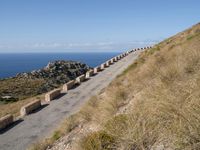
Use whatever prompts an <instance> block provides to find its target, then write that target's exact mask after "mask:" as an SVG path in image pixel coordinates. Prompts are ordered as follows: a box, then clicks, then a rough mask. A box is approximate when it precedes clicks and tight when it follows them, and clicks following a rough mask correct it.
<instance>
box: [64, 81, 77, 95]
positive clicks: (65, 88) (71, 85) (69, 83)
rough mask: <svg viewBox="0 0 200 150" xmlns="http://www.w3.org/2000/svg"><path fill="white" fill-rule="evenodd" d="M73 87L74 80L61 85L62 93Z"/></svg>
mask: <svg viewBox="0 0 200 150" xmlns="http://www.w3.org/2000/svg"><path fill="white" fill-rule="evenodd" d="M74 85H75V80H71V81H69V82H67V83H65V84H64V85H63V91H65V92H67V91H68V90H70V89H72V88H73V87H74Z"/></svg>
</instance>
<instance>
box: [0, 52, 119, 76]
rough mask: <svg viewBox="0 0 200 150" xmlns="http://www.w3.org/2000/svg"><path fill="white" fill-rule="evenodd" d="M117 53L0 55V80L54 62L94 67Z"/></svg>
mask: <svg viewBox="0 0 200 150" xmlns="http://www.w3.org/2000/svg"><path fill="white" fill-rule="evenodd" d="M118 54H119V53H116V52H115V53H114V52H113V53H18V54H0V78H1V79H2V78H7V77H12V76H15V75H16V74H17V73H21V72H30V71H32V70H37V69H41V68H43V67H45V66H46V65H47V64H48V62H50V61H55V60H73V61H79V62H82V63H85V64H87V65H89V66H90V67H95V66H98V65H100V64H101V63H103V62H105V61H106V60H108V59H109V58H112V57H114V56H116V55H118Z"/></svg>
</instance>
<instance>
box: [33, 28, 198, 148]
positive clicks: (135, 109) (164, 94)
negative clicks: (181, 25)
mask: <svg viewBox="0 0 200 150" xmlns="http://www.w3.org/2000/svg"><path fill="white" fill-rule="evenodd" d="M199 89H200V24H197V25H195V26H193V27H192V28H191V29H188V30H186V31H184V32H182V33H179V34H177V35H176V36H174V37H172V38H169V39H167V40H165V41H163V42H161V43H159V44H158V45H156V46H154V47H153V48H152V49H150V50H149V51H146V52H144V53H143V54H142V55H141V56H140V58H139V59H138V60H137V62H135V63H134V64H133V65H131V66H130V67H129V68H128V69H127V70H126V71H124V73H123V74H122V75H120V76H119V77H118V78H117V79H116V80H115V81H114V82H112V84H110V85H109V87H108V88H106V90H105V91H103V92H102V93H101V94H100V95H98V96H97V97H94V98H92V99H91V100H90V101H89V102H88V103H87V104H86V105H85V106H84V107H83V108H82V109H81V111H80V112H79V113H77V114H76V115H75V116H72V117H71V118H68V120H67V122H66V123H64V124H63V125H62V128H60V130H58V131H57V132H55V133H56V134H54V136H53V137H52V139H57V138H59V136H61V135H63V134H66V133H69V132H71V130H73V129H74V128H75V127H76V126H77V125H78V124H80V123H81V122H84V123H87V124H93V125H94V124H96V125H98V130H97V131H94V132H91V133H87V134H85V136H84V137H83V138H81V140H80V141H77V142H78V143H76V144H78V145H79V148H78V149H85V150H101V149H105V150H106V149H109V150H110V149H127V150H144V149H155V148H156V147H164V148H165V149H167V148H171V149H180V150H181V149H199V147H200V91H199ZM55 135H56V138H55ZM48 144H49V143H48ZM44 147H45V146H44V145H43V146H38V145H37V147H35V149H42V148H44Z"/></svg>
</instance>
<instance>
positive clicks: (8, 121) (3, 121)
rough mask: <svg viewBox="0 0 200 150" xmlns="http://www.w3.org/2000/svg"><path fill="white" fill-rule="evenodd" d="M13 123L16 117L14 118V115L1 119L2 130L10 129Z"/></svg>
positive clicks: (0, 128)
mask: <svg viewBox="0 0 200 150" xmlns="http://www.w3.org/2000/svg"><path fill="white" fill-rule="evenodd" d="M13 122H14V117H13V115H10V114H8V115H6V116H4V117H2V118H0V130H2V129H4V128H6V127H8V126H9V125H11V124H12V123H13Z"/></svg>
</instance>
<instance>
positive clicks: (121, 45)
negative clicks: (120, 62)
mask: <svg viewBox="0 0 200 150" xmlns="http://www.w3.org/2000/svg"><path fill="white" fill-rule="evenodd" d="M158 42H159V41H158V40H157V41H156V40H145V41H129V42H113V41H106V42H105V41H102V42H86V43H62V42H60V43H59V42H49V43H48V42H46V43H45V42H38V43H27V44H20V43H15V44H0V52H3V50H8V51H14V52H18V51H21V50H24V51H25V50H26V51H25V52H30V51H31V52H33V51H39V50H40V51H41V50H42V51H44V52H48V51H51V52H53V51H54V50H57V51H72V50H73V51H82V52H84V51H94V50H98V51H113V50H115V51H116V50H124V49H131V48H136V47H143V46H148V45H154V44H156V43H158Z"/></svg>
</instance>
